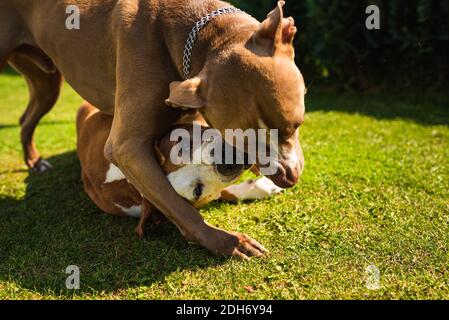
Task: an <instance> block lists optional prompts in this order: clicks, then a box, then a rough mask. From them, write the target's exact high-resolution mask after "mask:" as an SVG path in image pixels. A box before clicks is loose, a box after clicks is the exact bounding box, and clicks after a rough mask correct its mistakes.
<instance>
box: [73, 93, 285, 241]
mask: <svg viewBox="0 0 449 320" xmlns="http://www.w3.org/2000/svg"><path fill="white" fill-rule="evenodd" d="M111 125H112V117H111V116H110V115H108V114H106V113H103V112H101V111H100V110H98V109H97V108H95V107H94V106H92V105H90V104H88V103H87V102H85V103H84V104H83V105H82V106H81V107H80V109H79V111H78V116H77V135H78V146H77V150H78V157H79V159H80V162H81V170H82V180H83V183H84V188H85V191H86V192H87V194H88V195H89V197H90V198H91V199H92V201H93V202H94V203H95V204H96V205H97V206H98V207H99V208H100V209H101V210H103V211H104V212H106V213H109V214H112V215H115V216H122V217H126V216H130V217H134V218H139V219H140V221H139V224H138V226H137V228H136V232H137V234H138V235H139V236H140V237H142V236H143V235H144V226H145V223H146V222H148V221H150V222H153V223H156V224H158V223H160V222H161V221H163V220H164V216H163V215H162V214H161V213H160V212H159V211H158V210H157V209H156V208H155V207H154V206H153V205H152V204H151V203H150V202H148V201H147V200H146V199H145V198H143V197H142V196H141V194H140V193H139V192H137V190H136V189H135V188H134V187H133V186H132V185H131V184H130V183H129V182H128V181H127V179H126V177H125V175H124V174H123V173H122V171H121V170H120V169H119V168H118V167H117V166H115V165H114V164H112V163H111V162H109V161H108V160H107V159H106V157H105V156H104V152H103V149H104V146H105V143H106V140H107V138H108V136H109V132H110V130H111ZM195 125H199V126H201V130H205V129H207V125H206V123H205V122H204V120H203V119H202V118H201V117H200V116H199V114H194V115H193V114H187V115H186V116H184V117H183V118H182V119H181V120H180V121H178V122H177V123H176V125H175V126H173V127H172V128H171V129H170V130H169V132H168V133H166V134H165V135H164V136H163V137H162V138H161V139H160V140H158V141H157V143H156V144H155V145H154V146H150V145H149V146H148V147H149V148H154V150H155V152H156V154H157V156H158V160H159V163H160V166H161V168H162V170H163V171H164V173H165V174H166V176H167V178H168V180H169V181H170V183H171V185H172V186H173V188H174V189H175V191H176V192H177V193H178V194H179V195H180V196H181V197H183V198H184V199H186V200H187V201H189V202H190V203H191V204H193V205H194V206H195V207H196V208H198V207H201V206H203V205H205V204H206V203H209V202H210V201H213V200H216V199H221V200H224V201H228V202H237V201H241V200H256V199H263V198H267V197H269V196H271V195H274V194H278V193H280V192H281V191H282V189H281V188H279V187H277V186H276V185H275V184H274V183H273V182H271V180H269V179H267V178H261V179H257V180H249V181H247V182H244V183H241V184H238V185H231V184H232V183H234V182H235V181H236V180H237V179H238V178H239V177H240V176H241V175H242V173H243V172H244V171H245V170H246V169H248V168H249V166H248V165H244V164H230V165H226V164H206V163H201V164H182V165H178V164H174V163H173V162H172V161H171V157H170V153H171V150H172V148H173V147H174V145H175V144H176V143H177V141H171V140H170V136H171V133H172V132H173V130H175V129H180V128H182V129H185V130H187V131H189V132H190V133H191V132H192V131H193V126H195ZM207 143H209V142H208V141H205V142H203V145H202V147H203V148H207V146H205V145H204V144H207ZM154 187H155V188H157V186H154Z"/></svg>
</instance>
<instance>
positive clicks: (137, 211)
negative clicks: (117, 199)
mask: <svg viewBox="0 0 449 320" xmlns="http://www.w3.org/2000/svg"><path fill="white" fill-rule="evenodd" d="M115 206H116V207H117V208H119V209H120V210H122V211H123V213H125V214H127V215H128V216H130V217H132V218H140V215H141V214H142V206H132V207H131V208H125V207H123V206H121V205H119V204H117V203H115Z"/></svg>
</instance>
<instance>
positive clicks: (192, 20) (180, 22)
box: [161, 0, 259, 76]
mask: <svg viewBox="0 0 449 320" xmlns="http://www.w3.org/2000/svg"><path fill="white" fill-rule="evenodd" d="M174 3H175V4H176V5H177V6H179V5H180V2H176V1H175V2H174ZM182 5H183V6H185V8H184V10H174V8H172V6H173V2H171V1H167V4H166V5H164V7H163V10H162V12H161V13H162V14H163V15H164V16H165V19H162V20H163V21H168V23H167V22H166V25H164V26H163V30H164V37H165V38H166V40H167V41H166V43H167V47H168V50H169V54H170V56H171V58H172V61H173V63H174V64H175V66H176V69H177V71H178V73H179V75H180V76H182V74H183V72H182V70H183V53H184V48H185V45H186V41H187V37H188V35H189V33H190V32H191V30H192V28H193V27H194V26H195V24H196V22H197V21H199V20H200V19H201V18H202V17H204V16H205V15H207V14H209V13H211V12H212V11H214V10H217V9H219V8H224V7H229V6H230V4H229V3H226V2H222V1H217V0H205V1H184V2H183V4H182ZM258 26H259V22H258V21H257V20H255V19H253V18H251V17H250V16H248V15H245V14H243V13H231V14H225V15H222V16H219V17H216V18H214V19H213V20H212V21H211V22H210V23H209V24H208V25H207V26H205V27H204V29H202V30H201V31H200V32H199V34H198V38H197V40H196V42H195V44H194V47H193V51H192V57H191V73H190V74H191V76H194V75H197V74H198V73H199V72H200V71H201V70H202V69H203V67H204V66H205V63H206V61H207V60H208V59H209V58H210V57H211V56H212V55H213V54H215V53H217V52H219V51H221V50H222V49H223V48H224V47H226V46H227V45H230V44H231V43H237V42H242V41H245V40H247V39H249V37H250V35H251V34H252V33H253V32H255V31H256V30H257V28H258Z"/></svg>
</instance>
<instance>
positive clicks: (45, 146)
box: [0, 74, 449, 299]
mask: <svg viewBox="0 0 449 320" xmlns="http://www.w3.org/2000/svg"><path fill="white" fill-rule="evenodd" d="M310 92H311V93H310V95H309V96H308V97H307V107H308V113H307V116H306V123H305V124H304V126H303V128H302V129H301V140H302V145H303V148H304V153H305V156H306V169H305V172H304V174H303V176H302V178H301V183H300V184H299V185H298V186H297V187H295V188H294V189H292V190H288V191H285V193H284V194H282V195H280V196H278V197H275V198H273V199H270V200H265V201H256V202H251V203H241V204H238V205H229V204H224V203H214V204H211V205H209V206H208V207H207V208H205V209H203V210H202V211H201V213H202V214H203V215H204V216H205V217H206V219H207V220H208V221H209V222H211V223H212V224H214V225H217V226H220V227H222V228H226V229H230V230H235V231H242V232H245V233H248V234H249V235H251V236H252V237H254V238H255V239H257V240H259V241H260V242H261V243H263V244H264V245H265V246H266V247H267V248H269V249H270V251H271V255H270V257H268V258H266V259H252V260H251V261H250V262H242V261H240V260H237V259H225V258H216V257H213V256H211V255H210V254H209V253H208V252H207V251H206V250H204V249H202V248H200V247H199V246H197V245H194V244H189V243H187V242H186V241H184V240H183V238H182V237H181V235H180V234H179V233H178V232H177V230H176V229H175V228H174V227H173V226H171V225H169V224H166V225H162V226H158V227H152V228H151V229H150V233H149V234H148V235H147V237H146V238H145V239H144V240H138V239H137V237H136V236H135V234H134V227H135V225H136V221H135V220H133V219H118V218H114V217H111V216H108V215H105V214H102V213H101V212H100V211H99V210H98V209H96V208H95V206H94V205H93V204H92V203H91V202H90V201H89V199H88V198H87V196H86V195H85V194H84V193H83V188H82V184H81V180H80V174H79V171H80V168H79V164H78V160H77V158H76V153H75V151H74V149H75V124H74V118H75V113H76V109H77V107H78V105H79V104H80V102H81V99H80V98H79V97H78V96H77V95H76V94H75V93H74V92H73V91H72V90H71V89H70V88H68V86H67V85H65V87H64V90H63V94H62V97H61V99H60V101H59V103H58V105H57V106H56V107H55V109H54V110H53V112H52V113H51V114H49V115H48V116H47V117H45V118H44V121H43V122H42V123H41V125H40V126H39V128H38V130H37V133H36V140H37V144H38V146H39V148H40V150H41V152H42V153H43V156H44V157H46V158H48V159H49V160H50V161H51V162H52V163H53V165H54V166H55V170H54V171H53V172H51V173H47V174H43V175H36V174H31V175H30V174H28V172H27V171H26V168H25V167H24V165H23V164H22V155H21V150H20V143H19V127H18V126H17V121H18V118H19V116H20V114H21V112H22V111H23V109H24V106H25V105H26V101H27V96H28V93H27V89H26V86H25V83H24V81H23V79H21V78H20V77H17V76H15V75H13V74H6V75H2V76H0V163H1V165H0V299H23V298H25V299H28V298H37V299H41V298H43V299H60V298H62V299H65V298H76V299H95V298H96V299H110V298H111V299H136V298H138V299H173V298H174V299H259V298H267V299H334V298H339V299H368V298H373V299H391V298H394V299H398V298H399V299H415V298H419V299H424V298H432V299H439V298H445V299H448V298H449V252H448V244H449V196H448V188H449V164H448V162H449V161H448V159H449V127H448V126H449V107H448V105H449V99H448V98H447V97H444V96H442V95H438V94H426V95H423V94H420V93H413V94H410V95H399V94H383V95H374V94H369V95H368V94H366V95H360V94H335V93H332V92H330V91H326V90H323V89H316V90H314V88H312V89H311V90H310ZM407 96H408V97H407ZM371 264H374V265H375V266H377V267H378V268H379V270H380V274H381V289H380V290H375V291H373V290H368V289H367V288H366V287H365V281H366V274H365V269H366V268H367V267H368V266H369V265H371ZM68 265H77V266H79V267H80V270H81V289H80V290H79V291H68V290H67V289H66V288H65V279H66V276H67V275H66V274H65V272H64V271H65V268H66V267H67V266H68ZM245 286H251V287H253V288H254V292H252V293H251V292H248V291H247V290H246V289H245Z"/></svg>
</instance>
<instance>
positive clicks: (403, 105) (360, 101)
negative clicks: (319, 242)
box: [306, 87, 449, 125]
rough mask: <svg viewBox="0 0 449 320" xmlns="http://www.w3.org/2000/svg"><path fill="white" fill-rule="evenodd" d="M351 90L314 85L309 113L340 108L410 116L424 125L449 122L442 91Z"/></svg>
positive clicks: (448, 103)
mask: <svg viewBox="0 0 449 320" xmlns="http://www.w3.org/2000/svg"><path fill="white" fill-rule="evenodd" d="M410 91H411V92H407V93H350V92H335V91H333V90H327V89H324V88H319V87H317V88H313V87H312V88H311V89H310V90H309V95H308V96H307V99H306V108H307V112H314V111H339V112H345V113H353V114H361V115H366V116H369V117H373V118H377V119H392V120H393V119H406V120H411V121H414V122H416V123H419V124H422V125H449V95H448V94H445V93H441V92H430V91H429V92H425V93H420V92H419V91H416V90H415V91H413V90H410Z"/></svg>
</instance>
